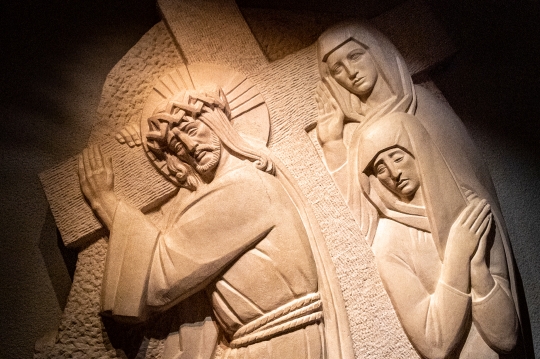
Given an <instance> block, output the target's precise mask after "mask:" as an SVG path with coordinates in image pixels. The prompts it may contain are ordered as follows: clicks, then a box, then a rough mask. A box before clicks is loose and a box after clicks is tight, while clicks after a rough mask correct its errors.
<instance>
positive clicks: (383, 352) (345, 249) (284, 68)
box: [44, 24, 451, 357]
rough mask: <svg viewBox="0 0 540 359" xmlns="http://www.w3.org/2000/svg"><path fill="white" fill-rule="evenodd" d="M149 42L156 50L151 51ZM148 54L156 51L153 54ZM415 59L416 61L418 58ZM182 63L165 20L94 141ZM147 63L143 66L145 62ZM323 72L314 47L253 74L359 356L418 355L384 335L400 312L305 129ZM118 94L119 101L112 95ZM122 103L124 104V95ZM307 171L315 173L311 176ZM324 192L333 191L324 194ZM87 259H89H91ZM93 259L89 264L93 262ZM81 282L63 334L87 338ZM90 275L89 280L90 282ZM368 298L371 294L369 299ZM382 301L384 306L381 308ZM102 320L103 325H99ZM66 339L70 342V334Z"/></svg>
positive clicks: (109, 90)
mask: <svg viewBox="0 0 540 359" xmlns="http://www.w3.org/2000/svg"><path fill="white" fill-rule="evenodd" d="M394 31H395V30H394ZM396 32H398V31H396ZM212 36H213V34H211V33H210V34H209V37H212ZM152 37H154V38H153V39H152V41H150V42H151V44H150V46H149V47H146V46H148V43H146V41H149V38H152ZM152 42H153V44H152ZM160 43H165V46H163V48H165V49H166V51H165V53H166V54H168V57H167V58H166V59H165V60H163V61H161V60H160V58H159V56H160V55H158V54H159V53H161V52H162V51H163V48H161V45H158V46H155V45H154V44H160ZM190 43H192V41H190ZM294 46H298V45H294ZM294 46H292V47H294ZM144 47H146V48H149V50H146V48H144ZM182 49H183V47H182ZM220 50H221V49H220ZM191 51H193V50H191ZM148 52H153V53H152V54H148ZM291 52H292V51H291ZM450 52H451V51H450ZM450 52H448V53H450ZM161 55H162V54H161ZM131 56H133V58H134V59H135V60H133V59H132V57H131ZM197 56H199V58H198V59H201V55H200V54H197ZM209 56H210V58H211V59H214V60H215V59H216V58H215V57H212V56H215V55H209ZM445 56H446V55H442V56H440V55H437V56H435V58H437V59H441V58H444V57H445ZM203 58H204V57H203ZM411 58H413V59H414V56H412V57H411ZM252 59H253V63H252V64H251V65H250V66H252V67H251V68H252V69H258V68H259V66H261V65H260V63H259V61H261V60H260V57H259V55H258V54H257V53H256V52H255V55H253V57H252ZM131 61H133V62H135V65H134V66H133V68H135V69H136V68H139V70H140V69H144V71H142V72H143V73H145V74H147V75H146V76H143V78H142V79H141V78H139V77H138V73H137V72H136V71H134V70H132V67H131ZM235 61H236V60H234V59H233V60H228V64H229V65H231V64H233V66H235V67H238V66H240V65H238V64H236V65H234V62H235ZM180 62H181V61H180V59H179V57H177V56H176V55H175V52H174V51H173V47H172V46H171V40H170V38H169V37H168V36H167V35H166V32H165V31H164V26H163V25H162V24H159V25H157V26H156V27H155V28H154V29H153V30H152V31H151V32H149V34H147V35H146V37H145V38H143V39H142V40H141V43H139V45H137V46H136V47H135V48H134V49H132V51H131V52H130V53H129V54H128V55H126V57H125V59H124V60H123V62H121V63H120V64H119V65H117V67H115V69H114V70H113V71H112V72H111V75H110V76H109V80H108V83H107V84H106V89H105V91H104V94H103V99H102V105H101V106H100V109H101V110H100V116H101V118H102V120H101V122H100V123H99V124H98V125H97V126H96V127H95V130H94V132H93V134H92V138H91V140H90V142H91V143H100V142H102V141H103V140H105V139H106V138H110V134H111V133H114V132H115V131H118V130H119V129H121V128H122V126H124V125H125V124H126V123H128V122H132V121H134V120H133V119H134V118H136V117H138V111H140V109H141V101H144V100H143V98H144V97H145V96H144V95H147V94H148V91H150V88H151V84H152V81H155V78H156V76H157V75H158V74H162V73H163V72H164V71H165V69H169V68H172V67H174V66H176V65H177V64H179V63H180ZM143 63H144V66H142V65H141V64H143ZM150 64H151V65H152V66H150ZM289 66H290V67H289ZM429 66H430V65H425V64H418V63H414V62H412V67H414V68H416V69H419V70H418V71H421V70H423V69H425V68H427V67H429ZM116 71H118V72H116ZM132 71H134V72H132ZM316 71H317V70H316V60H315V55H314V48H313V47H309V48H307V49H304V50H301V51H299V52H298V53H295V54H293V55H291V56H289V57H286V58H284V59H283V60H282V61H276V62H274V63H271V64H270V65H268V68H267V69H265V71H262V73H259V74H254V75H253V79H254V81H256V82H257V83H260V84H262V85H266V86H261V92H262V93H263V95H264V97H265V99H267V101H268V103H269V108H270V113H271V115H272V118H273V119H275V121H274V122H273V124H272V126H273V132H272V137H271V146H270V147H271V149H272V150H273V151H275V152H276V153H277V154H278V156H279V157H280V158H281V159H282V161H283V162H284V163H285V164H286V165H287V167H289V168H290V170H291V172H292V173H293V175H294V176H295V177H296V179H297V180H298V182H299V185H300V186H301V187H302V190H303V192H304V193H305V194H306V196H307V197H308V200H309V201H310V203H311V204H312V205H313V208H314V211H315V214H316V216H317V218H318V220H319V222H320V223H321V227H322V230H323V232H324V234H325V236H326V238H327V242H328V246H329V250H330V253H331V254H332V256H333V258H334V260H335V262H336V267H337V268H336V269H337V272H338V277H339V278H340V281H341V285H342V287H343V288H344V296H345V300H346V303H347V310H348V311H349V315H350V317H351V318H353V319H352V322H351V325H352V327H353V328H354V330H353V339H354V340H355V342H356V343H357V345H356V347H355V349H356V353H357V357H369V356H387V357H410V356H411V355H414V354H412V353H414V351H412V349H411V347H410V346H409V345H408V341H407V339H406V338H405V337H404V336H403V334H401V335H400V334H396V335H397V337H400V336H401V338H402V339H401V340H396V339H395V338H396V337H394V336H392V335H385V336H381V335H380V334H379V332H380V329H381V328H385V330H386V331H387V333H388V332H389V331H395V332H399V331H400V330H401V328H400V326H399V324H398V323H397V322H396V318H395V314H394V312H393V310H392V309H391V306H390V305H389V301H388V298H386V295H385V294H384V291H383V290H382V287H381V284H380V282H379V280H378V277H377V275H376V271H375V269H374V263H373V257H372V254H371V252H370V250H369V248H368V247H367V246H365V245H363V244H361V243H358V238H359V237H360V234H359V232H358V230H357V228H356V226H355V224H354V220H353V218H352V216H351V215H350V213H349V212H348V209H347V208H346V206H345V205H344V204H343V203H342V201H341V200H340V197H339V193H338V192H337V189H336V188H335V186H334V185H333V184H332V182H331V179H330V177H329V176H328V174H326V169H325V168H324V166H323V165H322V163H321V162H320V160H319V158H318V155H317V151H316V149H315V147H314V146H313V143H312V141H311V140H309V137H308V135H307V134H306V133H305V128H306V127H310V126H311V125H312V124H313V121H314V119H315V118H316V107H315V104H314V100H313V98H312V96H313V91H314V88H315V81H316V79H315V77H313V76H314V75H313V74H314V73H316ZM125 72H127V73H128V76H127V80H124V79H121V78H123V73H125ZM246 72H249V70H246ZM118 74H122V75H118ZM116 76H118V77H116ZM115 77H116V78H115ZM283 79H286V81H283ZM119 84H121V85H119ZM296 88H302V89H303V90H302V91H294V89H296ZM132 95H134V96H133V98H135V99H136V100H135V102H134V103H135V106H133V105H132V104H131V105H126V104H125V102H124V105H121V106H119V107H117V103H116V101H119V100H121V99H123V98H131V96H132ZM124 96H125V97H124ZM111 98H113V99H115V101H112V100H111ZM291 99H292V100H291ZM120 102H121V103H122V101H120ZM284 103H286V105H284ZM125 114H127V116H126V115H125ZM290 119H301V120H302V121H303V122H302V121H298V122H294V123H291V121H290ZM298 153H301V154H302V161H298V155H297V154H298ZM307 173H309V174H310V175H309V176H306V174H307ZM321 193H325V194H329V195H325V196H324V197H321V195H320V194H321ZM101 246H105V244H104V241H103V240H100V241H99V242H98V243H96V244H95V245H91V246H90V247H88V248H87V249H85V250H84V251H82V252H81V254H80V259H79V262H80V263H93V264H92V265H93V266H96V267H97V268H99V266H100V264H99V263H100V259H97V260H96V257H99V256H103V255H104V254H103V247H101ZM94 247H95V248H94ZM90 248H93V249H96V250H97V249H99V248H101V251H94V250H92V251H89V249H90ZM85 259H86V260H87V262H85ZM101 263H102V262H101ZM92 265H90V264H88V268H90V267H91V266H92ZM101 265H102V264H101ZM88 270H90V269H88ZM83 277H84V276H81V277H79V278H83ZM80 281H81V279H78V280H77V281H75V282H74V289H73V292H72V295H71V297H70V303H73V302H76V301H77V299H75V298H77V297H81V296H82V297H84V296H87V297H91V299H88V300H83V301H81V302H80V303H81V304H80V305H79V306H73V307H71V308H74V311H73V312H71V311H66V313H65V314H64V315H65V317H64V321H63V323H66V322H68V321H71V323H72V324H73V325H72V326H70V325H64V326H62V327H61V333H60V336H59V338H61V337H63V338H67V337H71V338H76V337H77V336H79V337H80V336H81V333H77V331H78V330H80V329H76V327H77V326H78V324H74V323H73V320H72V319H71V318H73V316H83V314H82V313H83V311H84V310H87V312H86V313H85V314H84V315H90V314H92V313H93V314H92V315H97V308H96V307H95V303H96V298H97V297H96V293H95V290H89V287H88V286H87V285H86V284H87V283H86V284H84V283H80ZM84 281H85V282H86V280H84ZM99 281H100V279H99V278H98V276H96V277H95V278H94V279H92V281H91V282H93V283H94V284H97V283H98V282H99ZM359 283H361V284H359ZM79 288H82V291H79V292H78V291H77V289H79ZM80 293H82V294H80ZM366 298H369V300H366ZM92 303H93V304H92ZM374 303H375V304H374ZM381 303H382V304H381ZM374 306H375V307H374ZM381 307H383V309H382V310H381ZM384 308H386V309H384ZM75 313H76V314H75ZM95 325H97V324H96V323H94V326H95ZM98 332H99V331H98ZM374 333H377V335H374ZM92 336H95V334H92ZM83 341H84V340H83ZM66 342H69V340H68V341H66ZM93 343H94V342H93ZM95 344H96V347H97V348H98V349H96V351H95V353H93V354H92V355H93V357H99V355H108V356H114V355H120V354H118V353H113V352H112V351H111V350H110V349H109V350H108V351H107V348H108V347H109V344H108V343H107V342H106V341H99V340H98V341H96V342H95ZM59 345H60V344H59ZM156 345H157V344H156V343H155V342H154V341H152V344H151V345H150V348H154V346H156ZM81 348H82V349H85V348H86V347H84V346H82V345H81V347H80V348H77V345H75V344H73V345H72V346H71V345H67V346H66V347H64V348H60V346H57V347H55V349H54V350H56V352H55V353H56V354H58V353H62V355H65V356H69V354H68V353H72V354H73V353H75V354H73V355H74V356H76V355H79V354H80V353H81V351H80V350H81ZM99 348H102V349H99ZM100 350H101V351H100ZM104 353H106V354H104ZM152 353H157V351H156V352H154V349H149V350H148V351H147V353H146V355H147V357H153V355H156V356H159V354H152ZM47 355H51V354H44V356H45V357H46V356H47ZM49 357H54V356H49Z"/></svg>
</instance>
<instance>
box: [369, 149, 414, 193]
mask: <svg viewBox="0 0 540 359" xmlns="http://www.w3.org/2000/svg"><path fill="white" fill-rule="evenodd" d="M373 173H374V174H375V176H377V179H378V180H379V181H380V182H381V183H382V184H383V186H384V187H386V188H387V189H388V190H389V191H391V192H392V193H394V194H395V195H396V196H398V197H399V198H400V199H401V200H402V201H403V202H410V201H411V200H412V199H413V198H414V195H415V194H416V191H418V188H420V176H419V174H418V169H417V168H416V163H415V159H414V158H413V157H412V156H411V155H410V154H409V153H407V152H405V151H403V150H402V149H400V148H397V147H394V148H391V149H389V150H386V151H384V152H382V153H380V154H379V155H378V156H377V157H376V158H375V162H374V163H373Z"/></svg>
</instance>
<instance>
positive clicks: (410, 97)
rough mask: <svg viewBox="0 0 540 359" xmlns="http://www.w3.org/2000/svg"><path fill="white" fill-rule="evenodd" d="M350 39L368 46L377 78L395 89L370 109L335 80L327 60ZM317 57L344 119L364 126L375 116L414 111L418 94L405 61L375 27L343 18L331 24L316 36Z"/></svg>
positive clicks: (320, 71) (326, 82)
mask: <svg viewBox="0 0 540 359" xmlns="http://www.w3.org/2000/svg"><path fill="white" fill-rule="evenodd" d="M349 41H354V42H356V43H357V44H359V45H360V46H362V47H363V48H365V49H366V51H367V52H368V53H369V54H370V55H371V57H372V58H373V61H374V62H375V66H376V68H377V71H378V74H379V79H378V81H381V80H384V81H386V83H387V84H388V86H389V87H390V91H391V92H392V96H391V97H390V98H388V99H387V100H385V101H384V102H383V103H381V104H379V105H378V106H377V107H376V108H374V109H372V110H370V111H369V112H368V113H363V111H362V109H361V107H360V106H359V99H358V97H357V96H356V95H354V94H351V93H350V92H349V91H348V90H347V89H345V88H343V87H342V86H341V85H339V84H338V83H337V82H336V80H335V79H334V78H333V77H332V75H331V74H330V70H329V68H328V65H327V64H326V60H327V58H328V56H329V55H330V54H331V53H332V52H334V51H335V50H337V49H338V48H340V47H341V46H343V45H344V44H346V43H347V42H349ZM317 59H318V62H319V73H320V75H321V79H322V82H323V83H324V84H325V85H326V86H327V88H328V89H329V91H330V93H331V94H332V96H333V97H334V98H335V99H336V101H337V102H338V104H339V106H340V107H341V110H342V111H343V114H344V115H345V121H353V122H359V123H360V124H361V125H362V127H363V126H365V125H366V124H368V123H370V122H372V120H373V119H377V118H380V117H381V116H384V115H385V114H388V113H391V112H396V111H399V112H407V113H411V114H414V113H415V111H416V94H415V92H414V87H413V83H412V79H411V76H410V74H409V71H408V70H407V66H406V65H405V61H404V60H403V58H402V57H401V55H400V54H399V52H398V51H397V49H396V48H395V47H394V45H392V43H390V41H389V40H388V39H387V38H386V37H385V36H384V35H382V34H381V33H380V32H379V31H377V30H375V29H374V28H372V27H370V26H368V25H366V24H362V23H359V22H356V21H348V22H342V23H340V24H338V25H336V26H333V27H331V28H330V29H328V30H326V31H325V32H324V33H323V34H322V35H321V36H320V37H319V39H318V40H317Z"/></svg>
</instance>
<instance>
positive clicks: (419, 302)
mask: <svg viewBox="0 0 540 359" xmlns="http://www.w3.org/2000/svg"><path fill="white" fill-rule="evenodd" d="M362 143H363V146H362V150H361V154H360V156H359V164H358V166H359V169H361V173H360V176H361V177H362V178H363V179H362V180H361V182H362V191H363V193H364V195H365V196H366V198H367V199H368V200H369V201H370V203H371V204H372V205H373V206H374V207H375V208H376V209H377V211H378V214H379V220H378V225H377V229H376V232H375V236H374V240H373V245H372V249H373V252H374V254H375V259H376V263H377V268H378V270H379V274H380V275H381V278H382V281H383V284H384V286H385V289H386V291H387V293H388V295H389V296H390V299H391V301H392V304H393V306H394V308H395V310H396V313H397V315H398V317H399V319H400V321H401V324H402V326H403V328H404V330H405V332H406V334H407V336H408V337H409V339H410V340H411V342H412V344H413V345H414V347H415V348H416V349H417V351H418V352H419V353H420V354H421V355H422V356H423V357H426V358H448V357H451V358H488V359H489V358H500V357H505V355H508V356H509V357H515V358H517V357H521V356H518V355H519V354H518V351H517V350H514V349H515V347H516V342H517V338H518V333H519V329H518V317H517V314H516V309H515V305H514V301H513V299H512V294H511V290H510V287H511V284H510V280H509V275H508V269H507V263H506V256H505V253H504V248H503V245H502V239H501V232H500V230H499V225H498V223H497V220H496V219H494V217H493V215H492V213H491V209H490V206H489V204H487V201H485V200H484V199H480V198H478V196H476V195H475V194H474V193H473V192H472V191H470V190H467V189H464V188H463V187H461V186H460V185H459V184H458V183H457V182H456V180H455V178H454V176H453V174H452V172H451V171H450V169H449V168H448V166H447V165H446V162H445V160H444V158H443V157H442V156H441V154H440V152H439V151H438V149H437V148H436V147H435V146H434V145H433V143H432V142H431V140H430V137H429V135H428V134H427V132H426V131H425V129H424V128H423V127H422V125H421V124H420V123H419V122H418V121H417V120H416V119H415V118H414V116H412V115H409V114H405V113H399V112H396V113H393V114H389V115H386V116H385V117H383V118H381V119H380V120H379V121H377V122H376V123H374V124H372V125H371V126H369V127H368V128H366V129H365V130H364V131H363V134H362Z"/></svg>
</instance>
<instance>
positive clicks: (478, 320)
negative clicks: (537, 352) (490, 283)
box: [472, 276, 518, 352]
mask: <svg viewBox="0 0 540 359" xmlns="http://www.w3.org/2000/svg"><path fill="white" fill-rule="evenodd" d="M494 278H495V286H494V287H493V289H492V290H491V291H490V292H489V293H488V294H487V295H486V296H485V297H483V298H479V299H475V300H474V301H473V305H472V315H473V320H474V323H475V324H476V327H477V329H478V331H479V332H480V334H481V335H482V338H484V340H485V341H486V343H488V345H489V346H490V347H491V348H493V349H495V350H497V351H500V352H509V351H510V350H512V349H513V348H514V346H515V345H516V341H517V333H518V319H517V315H516V311H515V310H514V302H513V300H512V298H511V296H510V291H509V290H508V281H507V280H505V279H503V278H500V277H497V276H495V277H494ZM503 286H504V287H506V290H504V289H503Z"/></svg>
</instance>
